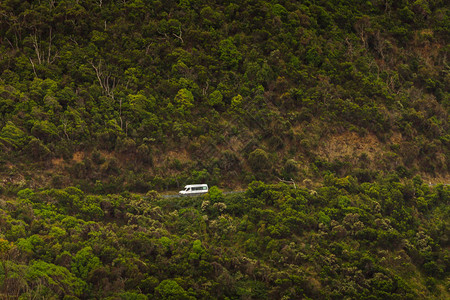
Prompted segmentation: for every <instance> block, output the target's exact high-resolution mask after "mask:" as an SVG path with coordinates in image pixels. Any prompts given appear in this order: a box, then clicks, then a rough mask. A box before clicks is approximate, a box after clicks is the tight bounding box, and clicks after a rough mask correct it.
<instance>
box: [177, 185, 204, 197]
mask: <svg viewBox="0 0 450 300" xmlns="http://www.w3.org/2000/svg"><path fill="white" fill-rule="evenodd" d="M207 192H208V185H207V184H188V185H186V186H185V187H184V190H182V191H180V192H179V193H178V194H180V195H200V194H205V193H207Z"/></svg>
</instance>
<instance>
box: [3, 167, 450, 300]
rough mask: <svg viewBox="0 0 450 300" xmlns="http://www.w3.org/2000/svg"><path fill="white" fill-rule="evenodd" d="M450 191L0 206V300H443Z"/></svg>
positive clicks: (389, 186) (337, 183)
mask: <svg viewBox="0 0 450 300" xmlns="http://www.w3.org/2000/svg"><path fill="white" fill-rule="evenodd" d="M449 201H450V188H449V187H448V186H447V187H446V186H442V185H440V186H437V187H435V188H433V189H431V188H430V187H429V186H428V185H427V184H425V183H423V182H422V181H421V180H420V179H419V178H415V179H414V180H408V181H407V182H406V183H404V184H403V183H400V182H399V178H398V177H395V176H391V177H389V178H383V179H380V180H377V181H376V182H374V183H364V184H361V185H359V184H357V183H356V181H355V180H352V179H351V178H348V177H344V178H336V177H334V176H328V177H327V179H326V180H325V185H324V186H321V187H320V188H317V189H316V190H308V189H294V188H292V187H288V186H286V185H284V184H276V185H265V184H264V183H262V182H253V183H251V184H250V185H249V186H248V189H247V191H246V192H245V193H241V194H234V195H229V196H225V197H224V196H223V195H222V193H221V192H220V190H219V189H217V188H216V187H213V188H212V189H211V190H210V193H209V195H205V196H203V197H197V198H194V197H186V198H176V199H175V198H171V199H161V198H160V197H159V196H158V195H157V193H155V192H150V193H149V194H148V197H146V198H142V197H140V196H137V195H131V194H129V193H122V194H121V195H89V194H85V193H83V192H82V191H81V190H79V189H77V188H75V187H68V188H65V189H48V190H40V191H32V190H31V189H23V190H21V191H20V192H19V193H18V197H14V198H11V199H1V200H0V291H1V293H2V294H1V295H2V297H4V298H6V295H8V296H9V299H17V297H18V296H20V298H18V299H111V300H112V299H123V300H147V299H180V300H181V299H184V300H188V299H189V300H193V299H255V300H261V299H383V300H385V299H449V296H450V283H449V273H450V251H449V239H448V237H449V220H450V209H449V208H450V206H449Z"/></svg>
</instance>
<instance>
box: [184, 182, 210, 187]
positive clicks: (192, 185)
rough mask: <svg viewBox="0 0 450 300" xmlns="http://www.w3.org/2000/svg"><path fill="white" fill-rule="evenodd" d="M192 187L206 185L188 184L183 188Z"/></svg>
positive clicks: (204, 184) (203, 184)
mask: <svg viewBox="0 0 450 300" xmlns="http://www.w3.org/2000/svg"><path fill="white" fill-rule="evenodd" d="M194 186H208V185H207V184H206V183H202V184H188V185H186V186H185V188H187V187H194Z"/></svg>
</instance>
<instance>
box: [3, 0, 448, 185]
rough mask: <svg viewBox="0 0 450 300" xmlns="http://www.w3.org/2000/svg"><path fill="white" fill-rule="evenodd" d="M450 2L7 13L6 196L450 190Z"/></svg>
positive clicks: (51, 6) (73, 7)
mask: <svg viewBox="0 0 450 300" xmlns="http://www.w3.org/2000/svg"><path fill="white" fill-rule="evenodd" d="M449 24H450V21H449V7H448V4H446V1H440V0H433V1H406V0H403V1H381V0H379V1H378V0H376V1H365V2H361V1H319V0H318V1H291V0H287V1H170V0H169V1H142V0H134V1H87V0H80V1H71V0H65V1H49V2H46V1H37V0H36V1H15V0H8V1H2V2H1V3H0V37H1V38H0V54H1V55H0V74H1V79H0V114H1V117H0V148H1V149H2V151H1V153H0V168H1V169H0V172H1V177H2V178H3V189H6V190H11V191H14V190H17V189H18V188H19V187H24V186H31V187H37V186H39V187H66V186H69V185H78V186H80V187H82V188H83V190H86V191H91V192H96V193H107V192H116V191H123V190H131V191H136V192H146V191H147V190H148V189H151V188H153V189H158V190H163V189H175V188H177V187H179V186H180V185H183V184H184V183H188V182H195V181H202V182H203V181H206V182H208V183H210V184H217V183H221V184H222V185H229V186H230V187H234V186H238V185H245V184H247V183H249V182H251V181H252V180H254V179H260V180H264V181H269V182H270V181H278V179H277V178H280V179H286V180H289V179H291V178H292V179H294V180H295V181H303V180H304V179H313V180H320V179H323V174H326V173H330V172H331V173H335V174H337V175H338V176H346V175H352V176H353V177H356V178H357V179H358V180H359V181H360V182H364V181H372V180H373V179H374V178H375V176H376V173H377V172H380V171H382V172H385V173H389V172H396V173H397V174H398V175H399V176H401V177H404V178H408V177H409V178H411V177H412V176H413V175H414V174H421V175H422V176H423V177H424V178H427V179H428V178H430V180H434V181H437V182H438V181H445V180H448V178H449V172H448V171H449V162H450V159H449V155H450V154H449V149H450V147H449V142H450V135H449V122H448V121H449V117H448V116H449V87H450V74H449V66H448V60H447V58H448V52H449V46H448V45H449V43H448V42H449Z"/></svg>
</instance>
